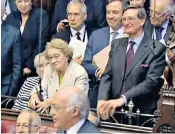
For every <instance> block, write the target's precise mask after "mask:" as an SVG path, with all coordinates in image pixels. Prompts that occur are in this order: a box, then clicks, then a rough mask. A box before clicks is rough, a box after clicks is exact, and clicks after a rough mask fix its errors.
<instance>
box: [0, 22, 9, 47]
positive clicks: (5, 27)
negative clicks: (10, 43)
mask: <svg viewBox="0 0 175 134" xmlns="http://www.w3.org/2000/svg"><path fill="white" fill-rule="evenodd" d="M1 28H2V31H3V32H2V33H1V45H3V43H4V41H5V39H6V38H7V36H8V29H7V25H6V24H2V26H1Z"/></svg>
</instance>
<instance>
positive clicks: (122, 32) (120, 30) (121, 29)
mask: <svg viewBox="0 0 175 134" xmlns="http://www.w3.org/2000/svg"><path fill="white" fill-rule="evenodd" d="M113 32H117V33H118V34H119V35H123V34H124V28H123V27H120V28H119V29H118V30H117V31H114V30H113V29H112V28H111V27H110V34H112V33H113Z"/></svg>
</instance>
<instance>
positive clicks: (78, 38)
mask: <svg viewBox="0 0 175 134" xmlns="http://www.w3.org/2000/svg"><path fill="white" fill-rule="evenodd" d="M76 35H77V40H80V41H81V38H80V33H79V32H77V33H76Z"/></svg>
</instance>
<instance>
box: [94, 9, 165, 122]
mask: <svg viewBox="0 0 175 134" xmlns="http://www.w3.org/2000/svg"><path fill="white" fill-rule="evenodd" d="M145 19H146V12H145V9H144V8H142V7H134V6H129V7H128V8H126V9H125V10H124V12H123V18H122V22H123V26H124V30H125V32H126V33H127V34H128V35H129V37H127V38H122V39H117V40H114V41H113V42H112V48H111V51H110V57H109V61H108V64H107V67H106V69H105V73H104V74H103V76H102V79H101V82H100V86H99V94H98V106H97V107H98V114H99V116H100V117H101V118H102V119H107V118H108V117H109V115H110V114H113V113H114V111H115V110H116V108H119V107H122V106H124V105H125V104H127V103H128V102H129V101H130V100H131V99H132V101H133V103H134V109H133V110H134V111H136V110H137V109H138V108H139V110H140V111H141V113H153V112H154V110H156V107H157V100H158V98H159V96H158V92H159V89H160V88H161V86H162V84H163V81H162V79H161V78H160V77H161V75H162V73H163V70H164V68H165V46H164V45H163V44H161V43H159V42H158V41H153V40H151V39H149V38H148V37H147V36H146V34H145V33H144V32H143V25H144V23H145Z"/></svg>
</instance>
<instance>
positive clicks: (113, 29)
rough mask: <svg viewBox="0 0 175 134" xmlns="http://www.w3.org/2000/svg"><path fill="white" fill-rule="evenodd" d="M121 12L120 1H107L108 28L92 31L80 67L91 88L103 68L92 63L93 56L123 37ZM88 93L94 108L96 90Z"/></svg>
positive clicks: (99, 76)
mask: <svg viewBox="0 0 175 134" xmlns="http://www.w3.org/2000/svg"><path fill="white" fill-rule="evenodd" d="M116 7H118V8H116ZM122 11H123V5H122V0H108V1H107V3H106V20H107V22H108V25H109V26H108V27H104V28H101V29H98V30H96V31H94V32H93V33H92V35H91V36H90V39H89V41H88V45H87V47H86V51H85V56H84V59H83V63H82V65H83V66H84V68H85V69H86V71H87V72H88V75H89V78H91V81H93V82H91V83H92V84H91V85H92V86H94V83H95V82H94V81H96V77H97V79H100V78H101V75H102V74H103V72H104V68H99V67H97V66H96V65H95V64H94V63H93V56H94V55H96V54H97V53H99V52H100V51H101V50H103V49H104V48H105V47H107V46H109V45H111V41H112V40H113V39H117V38H121V37H123V35H124V29H123V27H122V22H121V19H122ZM90 92H92V93H90ZM90 92H89V93H90V94H89V97H90V101H92V102H91V104H92V105H91V106H92V107H96V103H94V102H97V94H98V89H95V90H91V91H90ZM91 98H92V99H91Z"/></svg>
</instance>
